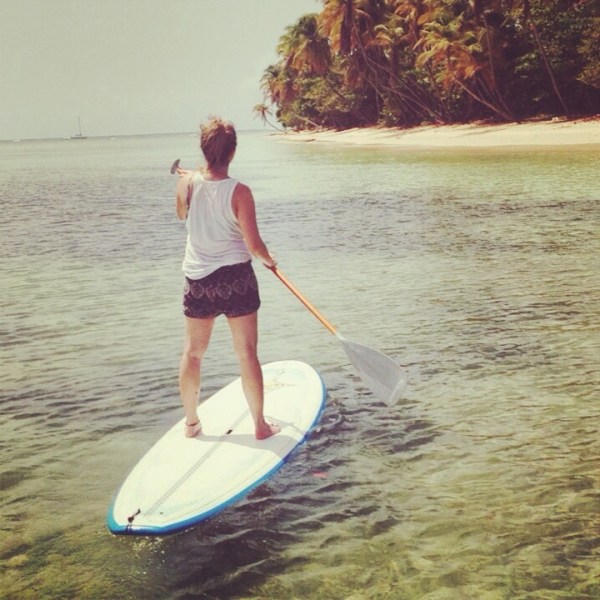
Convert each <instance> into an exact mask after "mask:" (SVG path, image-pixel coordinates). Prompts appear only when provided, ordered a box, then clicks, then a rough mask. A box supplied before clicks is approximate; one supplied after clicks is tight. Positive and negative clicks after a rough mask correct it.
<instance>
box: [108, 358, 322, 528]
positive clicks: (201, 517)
mask: <svg viewBox="0 0 600 600" xmlns="http://www.w3.org/2000/svg"><path fill="white" fill-rule="evenodd" d="M309 366H310V365H309ZM311 368H312V369H313V370H314V371H315V373H316V374H317V375H318V376H319V381H320V382H321V406H320V407H319V410H318V412H317V414H316V415H315V418H314V419H313V422H312V423H311V425H310V427H309V428H308V429H307V430H306V433H305V434H304V436H303V437H302V439H301V440H300V441H299V442H298V443H297V444H296V445H295V446H294V447H293V448H292V449H291V450H290V451H289V452H288V453H287V454H286V455H285V456H284V457H283V458H282V459H281V461H280V462H278V463H277V464H276V465H275V466H274V467H273V468H272V469H271V470H270V471H269V472H268V473H265V474H264V475H263V476H262V477H261V478H260V479H257V480H256V481H254V482H253V483H251V484H250V485H249V486H248V487H246V488H245V489H243V490H241V491H240V492H238V493H237V494H236V495H235V496H232V497H231V498H229V499H228V500H227V501H226V502H223V503H222V504H219V505H218V506H215V507H213V508H211V509H210V510H207V511H205V512H203V513H200V514H198V515H195V516H193V517H190V518H188V519H184V520H182V521H178V522H177V523H171V524H170V525H165V526H163V527H148V526H136V525H121V524H120V523H117V521H116V520H115V518H114V506H115V501H116V499H117V496H118V494H119V491H118V490H117V493H116V494H115V495H114V497H113V499H112V502H111V503H110V507H109V509H108V514H107V517H106V524H107V526H108V529H109V530H110V531H111V533H114V534H115V535H148V536H150V535H169V534H172V533H178V532H180V531H183V530H184V529H189V528H190V527H193V526H194V525H197V524H198V523H201V522H202V521H206V519H209V518H210V517H213V516H214V515H216V514H217V513H219V512H221V511H223V510H225V509H226V508H228V507H229V506H231V505H232V504H235V503H236V502H238V501H239V500H241V499H242V498H243V497H244V496H246V495H248V494H249V493H250V492H251V491H252V490H253V489H255V488H257V487H258V486H259V485H261V484H263V483H264V482H265V481H266V480H267V479H269V478H270V477H272V476H273V475H274V474H275V473H276V472H277V471H279V469H281V467H283V465H284V464H285V463H286V462H287V461H288V460H289V458H290V457H291V456H292V454H294V452H296V450H298V448H300V446H302V445H303V444H304V443H305V442H306V440H307V439H308V438H309V436H310V434H311V433H312V431H313V429H314V428H315V426H316V424H317V423H318V422H319V421H320V419H321V415H322V414H323V411H324V410H325V404H326V400H327V388H326V387H325V382H324V381H323V377H322V376H321V373H320V372H319V371H317V370H316V369H314V367H311Z"/></svg>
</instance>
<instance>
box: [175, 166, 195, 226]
mask: <svg viewBox="0 0 600 600" xmlns="http://www.w3.org/2000/svg"><path fill="white" fill-rule="evenodd" d="M191 184H192V173H190V172H188V173H186V174H185V175H182V176H181V177H180V178H179V180H178V181H177V186H176V187H175V197H176V204H175V209H176V211H177V216H178V217H179V218H180V219H181V220H182V221H184V220H185V219H186V218H187V214H188V210H189V208H190V207H189V204H188V197H189V194H190V191H191V190H190V186H191Z"/></svg>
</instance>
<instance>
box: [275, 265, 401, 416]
mask: <svg viewBox="0 0 600 600" xmlns="http://www.w3.org/2000/svg"><path fill="white" fill-rule="evenodd" d="M270 269H271V271H273V273H275V275H276V276H277V277H278V278H279V279H280V280H281V282H282V283H283V284H284V285H285V286H286V287H287V288H288V289H289V290H290V291H291V292H292V294H294V296H296V298H298V300H300V302H302V304H304V306H305V307H306V308H307V309H308V310H309V311H310V312H311V313H312V314H313V315H314V316H315V317H316V318H317V319H318V320H319V321H320V322H321V324H322V325H324V326H325V327H326V328H327V329H328V330H329V332H330V333H333V335H335V336H336V337H337V338H338V340H339V341H340V342H341V344H342V346H343V348H344V351H345V352H346V355H347V356H348V358H349V359H350V362H351V363H352V364H353V366H354V368H355V369H356V370H357V371H358V374H359V375H360V378H361V379H362V380H363V381H364V383H365V384H366V385H367V386H368V387H369V388H370V389H371V391H372V392H373V393H374V394H375V395H376V396H377V397H379V398H380V399H381V400H383V401H384V402H385V403H386V404H388V405H389V406H392V405H394V404H395V403H396V402H397V401H398V400H399V399H400V398H401V397H402V393H403V392H404V390H405V388H406V384H407V376H406V373H405V371H404V369H402V367H400V365H398V364H396V362H395V361H393V360H392V359H391V358H390V357H389V356H386V355H385V354H383V352H380V351H379V350H375V349H374V348H369V346H365V345H364V344H359V343H357V342H352V341H350V340H348V339H346V338H345V337H344V336H342V335H341V334H340V333H339V332H338V331H336V329H335V327H334V326H333V325H332V324H331V323H330V322H329V321H328V320H327V319H326V318H325V317H324V316H323V315H322V314H321V313H320V312H319V311H318V310H317V309H316V308H315V307H314V306H313V305H312V304H311V303H310V302H309V301H308V300H307V299H306V298H305V297H304V296H303V295H302V294H301V293H300V291H299V290H298V289H297V288H296V287H295V286H294V285H293V284H292V282H291V281H290V280H289V279H288V278H287V277H286V276H285V275H284V274H283V273H282V272H281V271H280V270H279V269H278V268H277V267H270Z"/></svg>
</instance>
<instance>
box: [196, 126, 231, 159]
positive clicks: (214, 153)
mask: <svg viewBox="0 0 600 600" xmlns="http://www.w3.org/2000/svg"><path fill="white" fill-rule="evenodd" d="M236 146H237V136H236V133H235V127H234V126H233V123H232V122H231V121H225V120H223V119H221V118H220V117H209V118H208V120H207V121H206V122H205V123H202V124H201V125H200V148H201V149H202V153H203V154H204V158H206V162H207V164H208V166H209V167H225V166H227V165H228V164H229V161H230V160H231V157H232V156H233V152H234V151H235V148H236Z"/></svg>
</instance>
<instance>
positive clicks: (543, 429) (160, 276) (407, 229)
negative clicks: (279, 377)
mask: <svg viewBox="0 0 600 600" xmlns="http://www.w3.org/2000/svg"><path fill="white" fill-rule="evenodd" d="M196 146H197V140H196V137H195V136H193V135H192V136H188V135H178V136H145V137H132V138H116V139H87V140H78V141H72V140H54V141H39V142H26V141H24V142H21V143H18V144H17V143H2V144H0V166H1V173H2V175H1V182H2V186H1V192H0V193H1V196H0V202H1V215H2V216H1V217H0V256H1V257H2V258H1V261H0V277H1V282H2V296H1V297H0V304H1V306H0V308H1V311H2V313H1V314H2V317H1V320H0V335H1V339H2V345H1V348H0V381H1V382H2V383H1V384H0V385H1V387H0V403H1V404H0V406H1V415H0V431H1V433H2V435H1V437H0V440H1V442H0V444H1V448H2V458H3V460H2V466H1V467H0V482H1V487H2V503H1V516H2V529H1V532H0V561H1V563H2V567H3V568H2V570H1V571H0V589H2V590H3V592H2V594H3V597H5V598H7V599H19V600H21V599H27V598H36V599H38V598H73V597H77V598H117V597H118V598H131V599H137V598H144V599H146V598H157V599H158V598H161V599H162V598H205V599H209V598H210V599H213V598H219V599H228V598H232V599H233V598H239V599H250V598H252V599H258V598H265V599H266V598H269V599H274V598H277V599H282V600H284V599H285V600H287V599H289V598H306V599H315V600H316V599H319V600H321V599H323V598H328V599H337V598H340V599H342V598H344V599H349V598H352V599H363V598H373V599H374V598H377V599H396V598H402V599H410V598H419V599H420V598H427V599H436V600H437V599H441V598H444V599H446V598H452V599H454V598H456V599H461V600H462V599H465V598H473V599H477V600H479V599H504V598H507V599H508V598H510V599H515V598H523V599H525V598H527V599H530V598H540V599H542V598H543V599H554V598H557V599H558V598H578V599H579V598H581V599H586V598H590V599H598V598H600V583H599V581H600V567H599V566H598V565H599V564H600V562H599V560H598V559H599V557H600V544H599V539H600V517H599V515H600V476H599V467H600V442H599V439H600V438H599V435H598V416H599V413H600V409H599V400H600V392H599V390H600V366H599V360H598V356H599V355H600V341H599V340H600V337H599V333H600V332H599V326H598V323H599V322H600V302H599V298H600V269H599V262H598V256H599V251H600V239H599V236H598V231H599V230H600V229H599V226H600V181H599V176H598V173H599V172H600V170H599V167H600V149H598V148H597V147H587V148H585V147H581V148H566V149H563V148H539V149H524V148H519V149H511V148H504V149H473V150H462V151H459V150H439V149H438V150H419V151H415V150H412V151H411V150H407V149H394V148H363V149H361V148H356V147H343V146H328V145H318V144H303V143H288V142H284V141H281V140H276V139H274V138H272V137H269V136H266V135H264V134H255V133H243V134H242V135H241V136H240V147H239V150H238V155H237V156H236V160H235V162H234V168H233V169H232V172H233V174H234V175H235V176H238V177H239V178H241V179H242V180H244V181H245V182H246V183H248V184H250V185H251V187H252V188H253V190H254V192H255V196H256V200H257V207H258V213H259V220H260V223H261V228H262V231H263V235H264V237H265V239H266V240H267V241H268V243H269V245H270V247H271V248H272V250H273V251H274V252H275V254H276V255H277V257H278V259H279V261H280V266H281V268H282V270H283V271H284V272H285V273H286V274H287V275H288V276H289V277H290V279H291V280H292V281H293V282H294V283H295V284H296V285H297V286H298V287H299V288H300V289H301V290H302V291H303V293H304V294H305V295H307V296H308V297H309V298H310V299H311V300H312V301H313V302H314V303H315V304H316V305H317V307H318V308H319V309H320V310H321V311H322V312H323V313H324V314H325V315H326V316H327V317H328V318H329V319H330V320H331V321H332V322H333V323H334V324H335V325H336V326H337V327H338V328H339V330H340V332H342V333H343V334H344V335H345V336H346V337H348V338H350V339H352V340H356V341H360V342H362V343H365V344H368V345H371V346H374V347H376V348H379V349H380V350H382V351H383V352H385V353H386V354H388V355H390V356H391V357H393V358H394V359H395V360H397V361H398V362H400V363H401V364H403V365H405V367H406V368H407V369H408V370H409V372H410V374H411V383H410V389H409V392H408V394H407V397H406V398H405V399H404V400H403V401H401V402H400V403H399V404H398V405H397V406H395V407H392V408H390V407H387V406H385V405H383V404H381V403H379V402H378V401H377V400H376V399H374V398H373V397H372V396H371V394H370V393H369V391H368V390H367V389H365V387H364V386H363V385H362V384H361V382H360V380H358V379H357V377H356V375H355V374H354V373H353V371H352V368H351V366H350V365H348V363H347V361H346V358H345V356H344V354H343V351H342V349H341V347H340V345H339V343H338V342H337V340H336V339H335V337H333V336H331V335H330V334H329V333H328V332H327V331H326V330H325V329H324V328H323V327H322V326H321V325H320V324H319V323H318V322H317V321H316V320H315V319H314V318H313V317H312V316H311V315H310V314H308V312H307V311H306V310H305V309H303V307H302V306H301V305H300V304H299V303H298V301H297V300H296V299H295V298H294V297H293V296H291V294H290V293H289V292H288V291H287V290H286V289H285V288H284V287H283V286H282V285H281V283H280V282H278V281H277V280H276V279H275V278H274V277H273V276H272V274H271V273H269V272H268V271H267V270H265V269H262V268H261V267H260V265H258V266H257V274H258V276H259V281H260V284H261V294H262V298H263V307H262V309H261V318H260V327H261V359H262V360H263V361H264V362H268V361H271V360H279V359H282V358H289V359H300V360H304V361H306V362H309V363H310V364H312V365H314V366H315V367H316V368H317V369H319V371H320V372H321V374H322V376H323V378H324V380H325V383H326V385H327V387H328V390H329V396H328V404H327V409H326V411H325V413H324V415H323V417H322V420H321V422H320V424H319V426H318V428H317V429H316V430H315V432H314V433H313V436H312V438H311V440H310V441H309V443H308V444H306V445H305V446H304V447H302V448H301V449H300V451H299V452H297V454H296V455H295V457H294V458H293V460H291V461H290V462H289V463H288V464H287V465H286V466H285V467H284V468H283V469H282V470H281V471H280V472H279V473H278V474H277V475H275V476H274V477H273V478H272V479H270V480H269V481H268V482H266V483H265V484H264V485H262V486H261V487H259V488H258V489H257V490H255V491H254V492H253V493H252V494H251V495H250V496H248V497H247V498H246V499H244V500H242V501H241V502H239V503H238V504H237V505H236V506H234V507H232V508H230V509H228V510H226V511H224V512H223V513H221V514H220V515H218V516H217V517H215V518H213V519H211V520H209V521H207V522H206V523H203V524H200V525H199V526H197V527H195V528H193V529H191V530H189V531H186V532H184V533H182V534H179V535H175V536H171V537H167V538H163V539H152V538H119V537H113V536H111V535H110V534H109V533H108V531H107V529H106V527H105V522H104V519H105V514H106V510H107V507H108V504H109V503H110V500H111V498H112V495H113V494H114V492H115V490H116V489H117V488H118V486H119V484H120V483H121V482H122V480H123V479H124V477H125V476H126V475H127V473H128V471H129V470H130V469H131V468H132V467H133V465H134V464H135V463H136V461H137V460H138V459H139V458H140V457H141V455H142V454H143V453H144V452H145V451H146V450H147V449H148V448H149V447H150V446H151V445H152V443H153V442H154V441H155V440H156V439H157V438H158V437H159V436H160V435H161V434H162V433H163V432H164V431H166V429H167V428H168V427H170V426H171V424H172V423H173V422H174V421H175V420H177V419H179V417H180V409H179V406H178V397H177V367H178V360H179V352H180V350H181V343H182V317H181V314H180V295H181V289H182V281H181V273H180V264H181V259H182V252H183V244H184V228H183V226H182V225H181V224H180V223H179V222H178V221H177V219H176V217H175V214H174V202H173V199H172V193H173V185H174V178H173V177H172V176H170V175H169V174H168V169H169V166H170V164H171V163H172V161H173V159H174V158H178V157H180V158H181V159H182V164H184V165H188V166H194V165H196V164H197V162H198V156H197V149H196ZM230 346H231V344H230V341H229V334H228V331H227V326H226V323H225V322H220V323H219V324H218V325H217V327H216V328H215V334H214V339H213V341H212V344H211V347H210V350H209V356H208V357H207V359H206V361H205V377H204V391H203V394H204V395H205V396H206V395H209V394H210V393H212V392H214V391H216V390H217V389H219V388H220V387H222V386H223V385H225V384H226V383H228V382H229V381H230V380H231V379H232V378H233V377H234V376H235V375H236V372H237V371H236V364H235V359H234V357H233V354H232V352H231V348H230Z"/></svg>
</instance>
